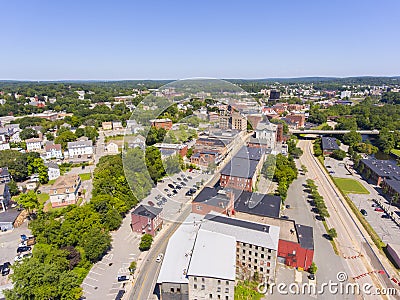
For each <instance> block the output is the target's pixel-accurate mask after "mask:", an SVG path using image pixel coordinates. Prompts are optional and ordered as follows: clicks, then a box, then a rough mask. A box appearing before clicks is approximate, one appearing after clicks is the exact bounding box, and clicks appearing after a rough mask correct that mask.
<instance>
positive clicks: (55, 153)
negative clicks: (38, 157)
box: [44, 142, 63, 159]
mask: <svg viewBox="0 0 400 300" xmlns="http://www.w3.org/2000/svg"><path fill="white" fill-rule="evenodd" d="M44 149H45V151H46V159H52V158H62V157H63V155H62V151H61V144H54V143H53V142H47V143H46V145H45V147H44Z"/></svg>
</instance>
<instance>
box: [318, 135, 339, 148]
mask: <svg viewBox="0 0 400 300" xmlns="http://www.w3.org/2000/svg"><path fill="white" fill-rule="evenodd" d="M322 149H323V150H339V146H338V144H337V143H336V138H333V137H326V136H323V137H322Z"/></svg>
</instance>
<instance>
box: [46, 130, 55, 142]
mask: <svg viewBox="0 0 400 300" xmlns="http://www.w3.org/2000/svg"><path fill="white" fill-rule="evenodd" d="M46 139H47V140H48V141H54V134H53V133H51V132H47V133H46Z"/></svg>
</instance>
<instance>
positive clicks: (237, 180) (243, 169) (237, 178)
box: [220, 157, 259, 192]
mask: <svg viewBox="0 0 400 300" xmlns="http://www.w3.org/2000/svg"><path fill="white" fill-rule="evenodd" d="M258 169H259V162H258V161H256V160H249V159H246V158H239V157H233V158H232V160H231V161H229V163H228V164H227V165H226V166H225V167H224V168H223V169H222V170H221V175H220V185H221V186H222V187H227V188H234V189H238V190H243V191H249V192H251V191H253V189H254V187H255V184H256V181H257V171H258Z"/></svg>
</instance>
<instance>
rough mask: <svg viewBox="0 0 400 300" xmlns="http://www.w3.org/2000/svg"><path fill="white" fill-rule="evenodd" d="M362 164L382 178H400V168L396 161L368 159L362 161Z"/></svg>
mask: <svg viewBox="0 0 400 300" xmlns="http://www.w3.org/2000/svg"><path fill="white" fill-rule="evenodd" d="M361 162H362V163H363V164H365V165H366V166H367V167H368V168H369V169H371V171H373V172H374V173H375V174H377V175H378V176H380V177H398V176H400V167H399V166H397V164H396V162H395V161H392V160H378V159H375V158H368V159H362V160H361Z"/></svg>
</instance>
